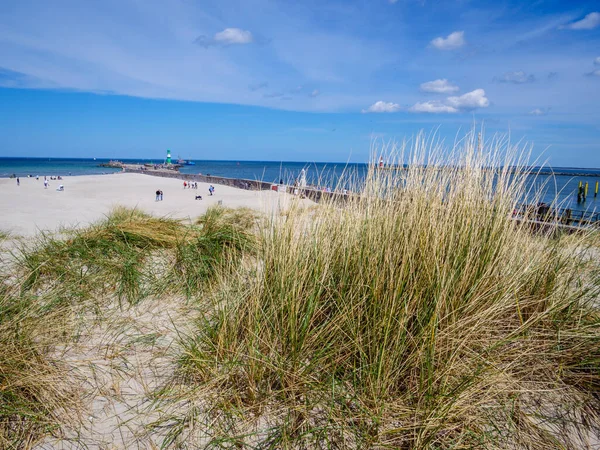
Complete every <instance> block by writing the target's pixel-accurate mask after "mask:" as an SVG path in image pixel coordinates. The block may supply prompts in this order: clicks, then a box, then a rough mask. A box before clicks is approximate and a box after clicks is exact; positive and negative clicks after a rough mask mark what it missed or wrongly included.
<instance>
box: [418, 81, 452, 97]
mask: <svg viewBox="0 0 600 450" xmlns="http://www.w3.org/2000/svg"><path fill="white" fill-rule="evenodd" d="M421 90H422V91H423V92H436V93H438V94H452V93H454V92H458V90H459V89H458V86H456V85H454V84H452V83H450V82H449V81H448V80H447V79H445V78H442V79H440V80H434V81H428V82H427V83H423V84H421Z"/></svg>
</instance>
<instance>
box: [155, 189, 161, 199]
mask: <svg viewBox="0 0 600 450" xmlns="http://www.w3.org/2000/svg"><path fill="white" fill-rule="evenodd" d="M159 199H160V191H159V190H158V189H157V190H156V199H155V200H154V201H155V202H157V201H158V200H159Z"/></svg>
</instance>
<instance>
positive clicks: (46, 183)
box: [44, 180, 48, 189]
mask: <svg viewBox="0 0 600 450" xmlns="http://www.w3.org/2000/svg"><path fill="white" fill-rule="evenodd" d="M44 189H48V180H44Z"/></svg>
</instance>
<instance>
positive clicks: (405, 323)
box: [172, 136, 600, 449]
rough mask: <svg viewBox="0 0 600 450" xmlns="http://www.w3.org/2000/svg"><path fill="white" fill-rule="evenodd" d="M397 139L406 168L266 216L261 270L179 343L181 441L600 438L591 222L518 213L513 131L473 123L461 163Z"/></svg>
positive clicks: (446, 443)
mask: <svg viewBox="0 0 600 450" xmlns="http://www.w3.org/2000/svg"><path fill="white" fill-rule="evenodd" d="M400 151H401V152H404V153H403V154H397V155H396V156H397V157H398V159H399V160H401V161H406V160H408V161H409V162H410V163H411V166H410V168H408V169H402V170H400V169H397V170H394V169H391V170H378V169H376V168H375V167H372V168H371V170H370V172H369V176H368V179H367V181H366V183H365V184H363V185H361V190H360V192H357V193H355V194H354V195H352V197H351V198H350V199H349V200H348V201H346V202H344V203H343V205H342V204H341V203H340V202H336V201H324V202H323V204H321V205H320V207H319V208H317V209H315V210H312V211H311V212H310V214H306V213H304V212H303V211H302V210H300V209H299V210H298V211H296V212H294V211H293V210H292V211H290V212H289V213H288V214H287V215H285V216H284V217H273V219H272V223H271V224H269V226H266V227H264V228H262V229H261V231H260V245H259V250H258V254H257V260H258V266H257V268H254V269H252V270H239V271H238V272H237V277H228V278H225V279H224V280H223V284H222V286H221V288H220V289H218V290H217V291H216V292H215V293H214V295H213V299H214V301H213V308H212V313H211V314H209V315H207V317H206V318H204V319H203V320H201V321H200V322H199V325H198V328H197V333H196V335H195V336H192V337H189V338H186V339H184V346H185V350H184V352H183V354H182V357H181V360H180V361H181V371H180V377H179V379H178V381H177V382H183V383H184V384H187V386H190V387H192V388H193V389H191V390H190V391H187V392H188V394H187V395H188V397H187V399H188V400H190V401H191V402H192V403H191V404H192V405H193V406H192V407H190V411H189V414H188V415H187V416H186V417H183V418H180V419H178V423H179V424H180V426H179V427H176V428H174V429H173V436H172V439H173V441H174V442H175V441H177V439H180V440H183V439H185V438H189V439H198V441H197V442H207V443H208V444H207V445H208V446H211V445H212V446H215V447H220V446H224V447H227V446H238V447H239V446H244V445H247V446H249V447H256V448H539V449H546V448H572V447H581V446H585V445H586V444H589V443H590V439H592V437H593V436H595V437H596V438H597V436H598V425H599V424H600V421H599V416H598V412H599V407H600V403H599V402H598V388H599V387H600V350H599V349H600V347H599V345H600V322H599V318H600V316H599V314H598V309H597V307H598V303H597V302H598V293H599V278H598V270H597V268H598V265H597V257H598V256H597V254H596V261H595V260H594V258H590V257H589V256H590V253H589V249H588V247H587V246H586V233H581V234H580V235H578V236H570V237H568V238H565V237H562V236H561V235H560V233H556V232H555V230H552V229H550V230H548V231H546V232H539V231H538V232H532V230H531V229H530V227H529V226H528V225H527V223H526V222H521V223H520V224H519V223H517V222H515V221H514V220H512V213H513V210H514V209H515V207H516V204H517V203H518V202H519V201H520V200H521V199H522V198H523V194H524V190H525V175H524V173H522V172H521V171H520V169H519V167H522V161H521V160H520V159H519V158H517V157H518V156H519V155H518V154H516V153H515V152H513V150H512V149H510V148H508V147H507V146H503V143H502V142H496V143H495V144H492V147H491V148H485V149H483V150H482V151H479V150H478V149H477V146H476V145H475V142H474V139H473V137H472V136H471V138H468V139H467V140H466V141H465V142H463V143H461V148H460V149H455V150H454V151H453V152H452V157H451V158H450V159H449V158H448V157H447V156H445V157H443V158H442V155H443V153H442V152H441V151H440V150H438V149H437V148H432V147H428V146H427V145H426V143H424V142H422V141H421V140H417V141H416V142H415V143H414V145H413V146H412V147H411V148H409V149H406V148H404V149H400ZM424 162H427V163H428V164H427V165H424V164H423V163H424ZM509 166H516V169H515V168H514V167H513V169H512V170H510V171H509V169H508V167H509ZM503 167H505V169H502V168H503ZM491 168H498V169H495V170H492V169H491ZM184 391H185V390H184ZM189 392H191V393H189ZM186 426H187V428H186ZM186 430H187V432H189V434H187V433H186Z"/></svg>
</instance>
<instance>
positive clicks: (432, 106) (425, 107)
mask: <svg viewBox="0 0 600 450" xmlns="http://www.w3.org/2000/svg"><path fill="white" fill-rule="evenodd" d="M409 111H411V112H423V113H457V112H458V109H456V108H454V107H452V106H448V105H444V104H443V103H441V102H422V103H416V104H414V105H413V106H411V107H410V109H409Z"/></svg>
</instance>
